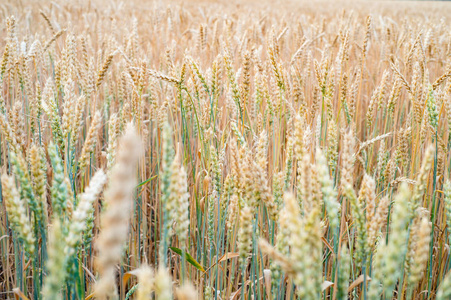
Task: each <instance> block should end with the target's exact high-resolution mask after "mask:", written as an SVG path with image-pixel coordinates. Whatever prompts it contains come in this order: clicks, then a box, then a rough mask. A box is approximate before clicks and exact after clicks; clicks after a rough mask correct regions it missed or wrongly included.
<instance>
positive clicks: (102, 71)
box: [96, 53, 114, 88]
mask: <svg viewBox="0 0 451 300" xmlns="http://www.w3.org/2000/svg"><path fill="white" fill-rule="evenodd" d="M113 57H114V53H112V54H109V55H108V56H107V57H106V59H105V61H104V62H103V65H102V68H101V69H100V70H99V72H98V74H97V81H96V88H99V87H100V85H101V84H102V82H103V80H104V78H105V75H106V73H107V72H108V69H109V68H110V65H111V63H112V61H113Z"/></svg>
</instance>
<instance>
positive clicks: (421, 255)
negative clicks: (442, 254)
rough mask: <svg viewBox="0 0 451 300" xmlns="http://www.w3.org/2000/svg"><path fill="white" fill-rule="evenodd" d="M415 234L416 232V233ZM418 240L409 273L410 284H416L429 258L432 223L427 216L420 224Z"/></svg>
mask: <svg viewBox="0 0 451 300" xmlns="http://www.w3.org/2000/svg"><path fill="white" fill-rule="evenodd" d="M414 234H415V233H414ZM417 234H418V237H417V241H416V243H415V245H414V252H415V254H414V255H412V257H413V261H412V266H411V269H410V273H409V284H416V283H417V282H418V281H419V280H420V278H421V273H422V272H423V270H424V268H425V265H426V263H427V261H428V259H429V243H430V241H431V237H430V234H431V225H430V224H429V221H428V219H427V218H425V217H424V218H422V219H421V221H420V225H419V230H418V233H417Z"/></svg>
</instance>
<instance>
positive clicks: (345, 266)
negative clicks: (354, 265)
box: [337, 245, 351, 300]
mask: <svg viewBox="0 0 451 300" xmlns="http://www.w3.org/2000/svg"><path fill="white" fill-rule="evenodd" d="M350 271H351V255H350V254H349V250H348V247H347V246H346V245H343V246H342V247H341V253H340V266H339V270H338V284H337V289H338V291H337V299H339V300H347V299H348V287H349V275H350Z"/></svg>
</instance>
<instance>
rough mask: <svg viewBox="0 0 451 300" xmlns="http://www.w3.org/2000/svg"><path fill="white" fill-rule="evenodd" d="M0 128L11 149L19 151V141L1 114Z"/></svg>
mask: <svg viewBox="0 0 451 300" xmlns="http://www.w3.org/2000/svg"><path fill="white" fill-rule="evenodd" d="M0 130H1V133H2V134H3V135H4V137H5V139H6V141H7V142H8V143H9V145H10V147H11V150H12V151H14V152H18V151H20V150H21V147H20V144H19V142H18V141H17V139H18V137H17V136H16V133H15V132H14V130H13V128H12V127H11V125H10V123H9V122H8V120H7V119H6V117H5V116H4V115H3V114H1V115H0Z"/></svg>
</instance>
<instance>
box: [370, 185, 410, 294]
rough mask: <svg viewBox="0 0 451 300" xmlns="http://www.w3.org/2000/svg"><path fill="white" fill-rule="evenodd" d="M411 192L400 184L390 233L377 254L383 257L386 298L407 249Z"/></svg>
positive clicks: (398, 276) (400, 269) (398, 274)
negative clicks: (382, 248)
mask: <svg viewBox="0 0 451 300" xmlns="http://www.w3.org/2000/svg"><path fill="white" fill-rule="evenodd" d="M410 197H411V192H410V190H409V188H408V186H407V183H404V182H403V183H402V184H401V186H400V187H399V191H398V194H397V195H396V197H395V205H394V208H393V211H392V214H391V219H392V224H391V225H392V226H391V228H392V231H391V234H390V240H389V241H388V244H387V246H386V250H385V251H383V253H381V251H380V250H378V253H379V254H380V255H382V256H383V257H384V269H383V270H380V272H382V274H384V278H383V280H382V282H383V287H384V293H385V295H386V297H391V295H392V293H393V289H394V288H395V284H396V281H397V280H398V279H399V278H400V276H401V272H402V266H403V264H404V263H403V260H404V256H405V251H406V248H407V244H406V243H407V225H408V224H409V222H410V214H409V199H410Z"/></svg>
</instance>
